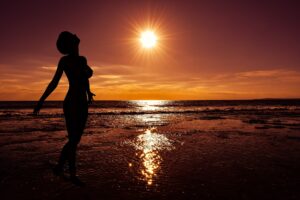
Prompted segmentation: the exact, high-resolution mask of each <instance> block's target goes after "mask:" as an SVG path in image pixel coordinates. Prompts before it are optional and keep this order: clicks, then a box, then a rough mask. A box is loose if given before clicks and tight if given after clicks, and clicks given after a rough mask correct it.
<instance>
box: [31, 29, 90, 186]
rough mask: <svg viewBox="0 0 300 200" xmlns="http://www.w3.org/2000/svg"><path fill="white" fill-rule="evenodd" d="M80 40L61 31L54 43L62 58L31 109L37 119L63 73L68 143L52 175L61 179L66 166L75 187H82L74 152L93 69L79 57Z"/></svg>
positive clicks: (81, 131)
mask: <svg viewBox="0 0 300 200" xmlns="http://www.w3.org/2000/svg"><path fill="white" fill-rule="evenodd" d="M79 43H80V39H79V38H78V37H77V36H76V35H75V34H73V33H70V32H68V31H64V32H62V33H60V35H59V37H58V39H57V43H56V46H57V49H58V50H59V52H60V53H62V54H64V55H65V56H63V57H62V58H61V59H60V61H59V63H58V67H57V70H56V72H55V75H54V77H53V79H52V81H51V82H50V83H49V85H48V87H47V89H46V90H45V92H44V94H43V95H42V97H41V98H40V100H39V102H38V103H37V105H36V106H35V108H34V111H33V113H34V114H35V115H37V114H38V113H39V111H40V109H41V107H42V105H43V103H44V101H45V100H46V98H47V97H48V96H49V95H50V94H51V93H52V92H53V91H54V89H55V88H56V86H57V85H58V82H59V80H60V78H61V76H62V74H63V72H65V74H66V76H67V78H68V80H69V90H68V93H67V95H66V97H65V100H64V103H63V111H64V116H65V122H66V127H67V131H68V142H67V143H66V144H65V146H64V147H63V149H62V151H61V154H60V158H59V161H58V164H57V165H56V166H55V167H54V169H53V171H54V174H55V175H63V171H64V170H63V169H64V164H65V162H66V161H68V163H69V170H70V179H71V181H72V182H73V183H74V184H76V185H80V186H83V185H84V183H83V182H81V181H80V179H79V178H78V177H77V176H76V150H77V145H78V143H79V142H80V138H81V136H82V134H83V131H84V128H85V124H86V121H87V117H88V104H89V103H91V102H92V101H93V96H95V94H93V93H92V92H91V91H90V84H89V78H90V77H91V76H92V75H93V71H92V69H91V68H90V67H89V66H88V65H87V60H86V58H85V57H83V56H80V55H79Z"/></svg>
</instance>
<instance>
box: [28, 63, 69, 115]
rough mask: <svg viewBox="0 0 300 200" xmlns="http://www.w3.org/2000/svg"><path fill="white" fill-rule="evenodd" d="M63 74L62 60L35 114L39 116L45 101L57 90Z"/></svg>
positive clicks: (36, 107) (34, 111)
mask: <svg viewBox="0 0 300 200" xmlns="http://www.w3.org/2000/svg"><path fill="white" fill-rule="evenodd" d="M62 74H63V66H62V61H61V60H60V61H59V63H58V66H57V69H56V72H55V74H54V77H53V79H52V80H51V82H50V83H49V85H48V87H47V88H46V90H45V92H44V94H43V95H42V96H41V98H40V100H39V102H38V103H37V105H36V106H35V108H34V110H33V113H34V114H38V113H39V111H40V109H41V107H42V105H43V103H44V101H45V100H46V99H47V97H48V96H49V95H50V94H51V93H52V92H53V91H54V90H55V88H56V87H57V85H58V82H59V80H60V78H61V76H62Z"/></svg>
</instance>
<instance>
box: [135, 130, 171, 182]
mask: <svg viewBox="0 0 300 200" xmlns="http://www.w3.org/2000/svg"><path fill="white" fill-rule="evenodd" d="M132 145H133V146H134V147H135V149H136V150H138V152H137V154H136V155H137V156H138V157H139V159H140V161H141V164H142V165H141V169H140V173H141V175H142V176H143V177H142V179H143V180H145V181H146V182H147V184H148V185H152V183H153V179H154V177H156V176H157V172H158V170H159V168H160V166H161V162H162V161H163V159H162V157H161V155H160V153H159V152H160V151H163V150H172V149H174V147H173V145H172V141H171V140H169V139H168V138H167V137H166V136H165V135H163V134H159V133H157V130H156V129H155V128H151V129H147V130H146V131H145V132H144V133H143V134H141V135H139V136H137V138H136V139H135V140H134V141H133V142H132ZM131 165H132V164H131V163H129V166H131Z"/></svg>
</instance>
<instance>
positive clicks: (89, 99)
mask: <svg viewBox="0 0 300 200" xmlns="http://www.w3.org/2000/svg"><path fill="white" fill-rule="evenodd" d="M87 95H88V103H92V102H93V101H94V96H96V95H95V94H94V93H92V92H88V93H87Z"/></svg>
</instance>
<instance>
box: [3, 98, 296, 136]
mask: <svg viewBox="0 0 300 200" xmlns="http://www.w3.org/2000/svg"><path fill="white" fill-rule="evenodd" d="M35 104H36V102H34V101H2V102H0V120H1V126H0V132H2V133H3V132H5V133H8V132H11V131H12V132H30V131H51V130H63V129H64V128H65V126H64V121H63V112H62V101H46V102H45V103H44V106H43V108H42V109H41V112H40V114H39V116H34V115H32V110H33V107H34V105H35ZM299 112H300V100H192V101H168V100H133V101H95V102H93V103H92V104H91V105H90V108H89V120H88V125H87V128H99V127H101V126H106V127H120V128H134V127H146V128H147V127H153V126H161V125H164V124H169V123H176V122H178V121H180V120H185V119H190V120H191V119H193V118H196V119H198V118H199V119H200V118H202V119H212V120H213V119H218V118H219V119H221V118H232V117H235V118H237V117H242V118H243V119H241V120H247V118H249V119H252V118H255V119H257V120H265V119H267V118H268V120H269V121H270V120H271V121H272V120H273V121H274V120H275V121H276V120H277V121H278V120H280V121H281V122H283V121H285V120H289V121H291V120H292V121H293V118H295V120H297V119H298V117H299ZM252 121H253V120H252ZM278 123H279V122H278ZM11 124H13V126H12V125H11ZM281 124H282V123H281ZM281 124H280V123H279V125H281ZM51 125H53V126H52V127H51Z"/></svg>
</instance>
